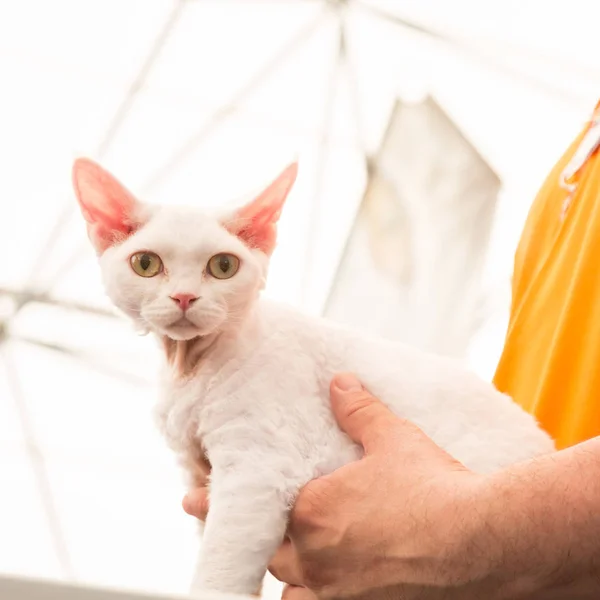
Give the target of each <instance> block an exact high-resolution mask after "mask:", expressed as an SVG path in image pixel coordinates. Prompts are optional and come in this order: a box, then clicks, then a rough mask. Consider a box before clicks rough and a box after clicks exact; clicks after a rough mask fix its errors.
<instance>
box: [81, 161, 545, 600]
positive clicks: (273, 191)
mask: <svg viewBox="0 0 600 600" xmlns="http://www.w3.org/2000/svg"><path fill="white" fill-rule="evenodd" d="M286 173H287V175H286ZM294 177H295V171H294V172H293V173H292V174H290V171H289V170H288V171H286V172H285V173H284V174H283V175H282V177H280V178H279V179H278V180H277V181H276V182H275V183H274V184H272V186H270V187H269V188H268V189H267V191H266V192H265V193H263V195H261V196H260V197H259V198H258V199H257V200H256V201H254V202H253V203H252V204H251V205H249V206H248V207H245V208H244V209H242V210H241V211H239V212H237V213H234V214H233V215H228V216H223V215H220V216H219V215H207V214H206V213H201V212H199V211H193V210H188V211H183V212H182V211H181V210H179V209H160V210H157V209H150V208H149V207H144V206H143V205H140V204H139V203H137V201H135V199H133V197H132V196H131V195H130V194H129V193H128V192H127V190H125V189H124V188H122V186H120V184H119V183H118V182H116V180H114V179H113V178H112V177H111V176H110V175H108V174H107V173H106V172H104V171H103V170H101V169H100V168H99V167H97V166H96V165H93V163H89V162H88V161H79V162H78V163H76V167H75V187H76V190H77V194H78V198H79V201H80V203H81V204H82V210H83V213H84V216H85V217H86V220H87V221H88V229H89V232H90V238H91V239H92V242H93V243H94V245H95V247H96V248H97V250H98V252H99V254H100V255H101V256H100V264H101V267H102V272H103V275H104V281H105V285H106V289H107V293H108V295H109V296H110V297H111V298H112V299H113V301H114V302H115V304H116V305H117V306H118V307H119V308H121V309H122V310H123V311H124V312H125V313H126V314H128V315H129V316H130V317H131V318H132V319H133V320H134V321H135V322H136V324H137V325H138V326H140V327H143V328H146V329H148V330H151V331H153V332H154V333H156V334H157V335H158V336H159V338H160V339H161V340H162V343H163V346H164V348H165V350H166V355H167V360H168V363H169V365H170V368H169V369H168V373H167V375H166V377H165V382H164V389H163V395H162V396H163V397H162V400H161V402H160V404H159V407H158V415H159V422H160V427H161V429H162V431H163V432H164V434H165V436H166V439H167V441H168V443H169V445H170V446H171V447H172V448H173V449H174V450H175V451H176V452H177V453H178V454H179V455H180V456H181V458H182V462H183V463H184V464H187V465H188V466H189V468H190V471H191V472H192V476H194V475H195V471H196V468H197V467H196V466H197V464H198V461H199V460H200V459H201V457H202V456H203V454H204V453H205V456H206V457H207V458H208V460H209V461H210V464H211V467H212V472H211V484H210V499H211V507H210V511H209V514H208V518H207V522H206V527H205V530H204V540H203V544H202V554H201V558H200V561H199V565H198V571H197V575H196V578H195V583H194V588H196V589H212V590H217V591H223V592H239V593H247V594H251V593H253V592H255V591H256V589H258V587H259V585H260V582H261V580H262V578H263V576H264V574H265V572H266V567H267V564H268V561H269V560H270V558H271V556H272V555H273V553H274V552H275V550H276V548H277V546H278V545H279V544H280V543H281V541H282V539H283V536H284V533H285V528H286V523H287V515H288V511H289V508H290V506H291V505H292V504H293V501H294V498H295V496H296V494H297V492H298V491H299V489H300V488H301V487H302V486H303V485H304V484H306V483H307V482H308V481H310V480H311V479H313V478H314V477H318V476H319V475H323V474H326V473H329V472H331V471H333V470H334V469H336V468H338V467H340V466H342V465H344V464H346V463H348V462H350V461H352V460H356V459H358V458H360V456H361V454H362V452H361V449H360V448H358V447H356V446H355V445H354V444H353V443H352V442H351V441H350V439H349V438H348V437H347V436H346V435H345V434H343V433H342V432H341V431H340V430H339V428H338V427H337V425H336V423H335V421H334V419H333V415H332V412H331V409H330V405H329V384H330V380H331V377H332V376H333V374H334V373H336V372H340V371H352V372H354V373H356V374H357V375H358V377H359V378H360V379H361V380H362V382H363V383H364V384H365V386H366V387H367V388H368V389H369V390H370V391H371V392H372V393H374V394H375V395H376V396H378V397H379V398H381V400H382V401H383V402H385V403H386V404H387V405H388V406H389V407H390V408H391V409H392V410H393V411H394V412H395V413H396V414H398V415H400V416H402V417H405V418H407V419H409V420H411V421H413V422H415V423H416V424H417V425H419V426H420V427H421V428H422V429H423V430H424V431H425V432H426V433H427V434H429V435H430V436H431V437H432V438H433V439H434V441H436V442H437V443H438V444H439V445H440V446H442V447H443V448H445V449H446V450H447V451H448V452H449V453H450V454H452V455H453V456H454V457H455V458H457V459H458V460H460V461H461V462H463V463H464V464H465V465H466V466H467V467H469V468H471V469H473V470H475V471H479V472H490V471H493V470H496V469H499V468H501V467H503V466H505V465H508V464H511V463H514V462H517V461H519V460H524V459H527V458H530V457H533V456H535V455H538V454H542V453H546V452H550V451H552V450H553V445H552V442H551V440H550V439H549V437H548V436H547V435H546V434H545V433H543V432H542V431H541V430H540V429H538V427H537V425H536V423H535V421H534V420H533V418H532V417H531V416H529V415H527V414H526V413H525V412H524V411H522V410H521V409H520V408H519V407H518V406H517V405H516V404H514V403H513V402H512V400H511V399H510V398H508V397H506V396H504V395H502V394H500V393H499V392H497V391H496V390H495V389H494V388H493V386H492V385H490V384H489V383H485V382H483V381H482V380H480V379H479V378H477V377H476V376H475V375H473V374H471V373H469V372H468V371H465V370H464V369H462V368H461V367H460V366H459V365H457V364H455V363H454V362H453V361H450V360H448V359H444V358H439V357H435V356H431V355H427V354H423V353H421V352H418V351H416V350H414V349H412V348H409V347H406V346H404V345H402V344H399V343H395V342H390V341H383V340H377V339H373V338H371V337H370V336H368V335H366V334H363V333H360V332H356V331H352V330H349V329H347V328H345V327H342V326H339V325H336V324H333V323H330V322H327V321H324V320H321V319H317V318H312V317H307V316H304V315H302V314H300V313H298V312H297V311H294V310H292V309H290V308H287V307H284V306H281V305H277V304H275V303H271V302H267V301H264V300H259V299H258V293H259V290H260V288H261V287H262V285H263V283H264V277H265V276H266V268H267V264H268V256H269V255H270V252H271V251H272V249H273V245H274V239H275V230H274V224H275V223H276V220H277V217H278V216H279V211H280V210H281V206H282V204H283V199H284V198H285V196H286V195H287V192H288V191H289V188H290V187H291V183H293V179H294ZM282 178H283V179H282ZM138 275H139V277H137V276H138ZM136 277H137V279H136Z"/></svg>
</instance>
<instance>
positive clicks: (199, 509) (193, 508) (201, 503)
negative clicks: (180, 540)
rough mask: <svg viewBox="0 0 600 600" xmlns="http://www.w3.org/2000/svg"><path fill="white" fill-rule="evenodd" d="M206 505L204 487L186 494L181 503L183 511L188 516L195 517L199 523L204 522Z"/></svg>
mask: <svg viewBox="0 0 600 600" xmlns="http://www.w3.org/2000/svg"><path fill="white" fill-rule="evenodd" d="M208 505H209V503H208V489H207V488H205V487H199V488H195V489H193V490H192V491H191V492H188V493H187V494H186V495H185V496H184V498H183V501H182V502H181V506H182V507H183V510H185V512H186V513H187V514H188V515H192V517H196V518H197V519H200V520H201V521H206V515H207V514H208Z"/></svg>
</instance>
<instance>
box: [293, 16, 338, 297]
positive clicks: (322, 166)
mask: <svg viewBox="0 0 600 600" xmlns="http://www.w3.org/2000/svg"><path fill="white" fill-rule="evenodd" d="M336 29H337V31H336V33H337V52H336V54H335V57H334V61H333V65H332V68H331V75H330V76H329V86H328V88H327V93H326V96H325V103H324V108H323V121H322V122H321V136H320V138H319V148H318V150H317V172H316V175H315V184H314V189H313V196H312V199H311V205H310V212H309V216H308V227H307V240H306V251H305V255H304V268H303V272H302V282H301V285H300V303H301V305H304V304H305V302H306V299H307V292H308V289H309V284H310V281H311V273H312V265H313V261H314V253H315V240H316V232H317V228H318V226H319V215H320V210H319V206H320V204H321V201H322V200H323V183H324V178H325V170H326V167H327V150H328V146H329V127H330V124H331V121H332V119H333V108H334V105H335V92H336V86H337V83H338V80H339V71H340V66H341V64H342V62H343V60H344V55H345V39H344V30H343V25H342V21H341V18H340V20H339V21H338V23H337V27H336Z"/></svg>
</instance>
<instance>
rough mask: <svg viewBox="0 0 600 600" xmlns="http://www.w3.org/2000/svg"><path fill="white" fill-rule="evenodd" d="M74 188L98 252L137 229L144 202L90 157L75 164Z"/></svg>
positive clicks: (91, 238) (120, 240) (78, 160)
mask: <svg viewBox="0 0 600 600" xmlns="http://www.w3.org/2000/svg"><path fill="white" fill-rule="evenodd" d="M73 187H74V189H75V195H76V196H77V200H78V202H79V207H80V208H81V213H82V215H83V218H84V219H85V220H86V223H87V230H88V235H89V238H90V241H91V242H92V244H93V246H94V248H95V249H96V252H97V253H98V254H102V253H103V252H104V251H105V250H106V249H107V248H109V247H110V246H112V245H113V244H116V243H118V242H122V241H123V240H124V239H126V238H127V237H128V236H130V235H131V234H132V233H134V232H135V231H136V229H138V228H139V227H140V225H141V223H140V222H139V218H140V215H141V213H142V210H141V204H140V203H139V202H138V201H137V200H136V199H135V197H134V196H133V194H132V193H131V192H130V191H129V190H128V189H127V188H126V187H125V186H124V185H123V184H122V183H120V182H119V181H118V180H117V179H116V178H115V177H114V176H113V175H111V174H110V173H109V172H108V171H106V170H105V169H103V168H102V167H101V166H100V165H98V164H96V163H95V162H93V161H91V160H89V159H87V158H78V159H77V160H76V161H75V162H74V164H73Z"/></svg>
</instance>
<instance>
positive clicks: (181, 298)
mask: <svg viewBox="0 0 600 600" xmlns="http://www.w3.org/2000/svg"><path fill="white" fill-rule="evenodd" d="M171 300H174V301H175V302H176V303H177V304H179V308H181V310H183V311H186V310H187V309H188V308H189V307H190V304H192V302H194V301H195V300H198V296H194V294H175V295H173V296H171Z"/></svg>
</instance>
